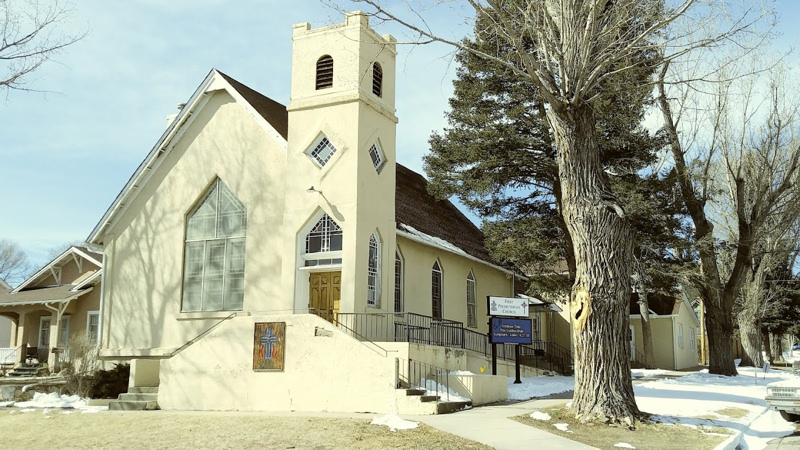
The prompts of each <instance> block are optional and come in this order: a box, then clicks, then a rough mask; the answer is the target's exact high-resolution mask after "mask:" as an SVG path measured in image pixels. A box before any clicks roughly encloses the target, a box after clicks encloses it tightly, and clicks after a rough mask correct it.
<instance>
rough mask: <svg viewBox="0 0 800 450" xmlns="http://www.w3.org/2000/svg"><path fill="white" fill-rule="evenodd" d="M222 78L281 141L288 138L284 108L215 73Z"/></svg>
mask: <svg viewBox="0 0 800 450" xmlns="http://www.w3.org/2000/svg"><path fill="white" fill-rule="evenodd" d="M217 72H218V73H219V74H220V75H221V76H222V78H224V79H225V80H226V81H227V82H228V83H230V85H231V87H233V88H234V89H236V92H238V93H239V94H241V96H242V98H244V99H245V100H246V101H247V103H249V104H250V106H252V107H253V109H255V110H256V111H257V112H258V113H259V114H260V115H261V117H263V118H264V120H266V121H267V122H269V123H270V125H272V126H273V128H275V131H277V132H278V133H280V135H281V136H282V137H283V139H287V138H288V136H289V113H288V112H287V111H286V106H284V105H282V104H280V103H278V102H276V101H275V100H273V99H271V98H269V97H267V96H265V95H263V94H261V93H260V92H257V91H254V90H253V89H250V88H249V87H247V86H245V85H243V84H242V83H240V82H238V81H236V80H234V79H233V78H231V77H229V76H228V75H225V74H224V73H222V72H219V71H217Z"/></svg>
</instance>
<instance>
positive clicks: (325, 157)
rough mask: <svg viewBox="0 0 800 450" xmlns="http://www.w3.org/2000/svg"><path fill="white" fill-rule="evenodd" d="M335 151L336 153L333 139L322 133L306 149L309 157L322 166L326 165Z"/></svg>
mask: <svg viewBox="0 0 800 450" xmlns="http://www.w3.org/2000/svg"><path fill="white" fill-rule="evenodd" d="M334 153H336V147H334V146H333V144H331V141H329V140H328V138H327V136H325V135H324V134H323V135H320V136H319V137H318V138H317V140H316V141H314V144H313V145H311V147H309V148H308V150H307V151H306V154H307V155H308V157H309V158H311V159H313V160H314V161H316V162H317V164H319V166H320V167H325V164H327V163H328V161H329V160H330V159H331V157H333V155H334Z"/></svg>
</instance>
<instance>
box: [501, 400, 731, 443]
mask: <svg viewBox="0 0 800 450" xmlns="http://www.w3.org/2000/svg"><path fill="white" fill-rule="evenodd" d="M541 411H542V412H544V413H547V414H549V415H550V417H551V419H550V421H542V420H536V419H532V418H530V416H529V415H527V414H526V415H522V416H517V417H514V418H513V419H514V420H516V421H519V422H522V423H524V424H526V425H530V426H533V427H536V428H541V429H543V430H545V431H547V432H549V433H553V434H557V435H559V436H563V437H565V438H567V439H572V440H573V441H578V442H583V443H584V444H587V445H591V446H593V447H597V448H600V449H604V450H605V449H608V450H619V447H614V445H615V444H618V443H626V444H630V445H632V446H633V447H636V448H640V449H660V450H672V449H675V450H686V449H707V448H714V447H716V446H717V445H718V444H720V443H722V442H723V441H724V440H725V439H727V438H728V437H729V436H730V430H728V429H725V428H702V427H699V428H690V427H686V426H682V425H670V424H663V423H652V422H637V423H636V424H635V428H636V429H635V431H631V430H628V429H627V428H625V427H611V426H608V425H598V424H584V423H580V422H578V421H577V420H575V418H574V417H572V416H571V414H569V413H568V412H567V410H566V407H564V406H559V407H552V408H542V409H541ZM554 423H566V424H568V429H569V430H570V431H571V432H564V431H561V430H558V429H557V428H556V427H555V426H553V424H554ZM720 434H725V435H720Z"/></svg>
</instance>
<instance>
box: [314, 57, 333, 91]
mask: <svg viewBox="0 0 800 450" xmlns="http://www.w3.org/2000/svg"><path fill="white" fill-rule="evenodd" d="M329 87H333V58H332V57H331V55H325V56H323V57H321V58H320V59H318V60H317V90H319V89H325V88H329Z"/></svg>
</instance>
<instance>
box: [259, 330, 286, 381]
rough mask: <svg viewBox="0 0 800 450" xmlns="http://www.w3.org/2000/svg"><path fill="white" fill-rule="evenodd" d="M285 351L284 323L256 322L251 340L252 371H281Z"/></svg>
mask: <svg viewBox="0 0 800 450" xmlns="http://www.w3.org/2000/svg"><path fill="white" fill-rule="evenodd" d="M285 349H286V322H256V324H255V332H254V338H253V370H254V371H256V372H272V371H282V370H283V357H284V350H285Z"/></svg>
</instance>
